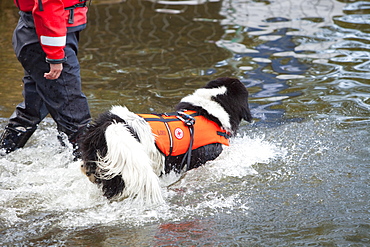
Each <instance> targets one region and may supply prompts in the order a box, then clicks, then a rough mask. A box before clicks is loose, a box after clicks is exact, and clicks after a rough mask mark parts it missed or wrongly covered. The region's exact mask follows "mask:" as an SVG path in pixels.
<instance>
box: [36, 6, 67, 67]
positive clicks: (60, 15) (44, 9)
mask: <svg viewBox="0 0 370 247" xmlns="http://www.w3.org/2000/svg"><path fill="white" fill-rule="evenodd" d="M32 13H33V17H34V21H35V27H36V32H37V35H38V36H39V39H40V43H41V46H42V49H43V50H44V52H45V53H46V60H47V61H48V62H50V63H62V62H64V61H65V54H64V47H65V44H66V37H67V27H66V25H67V24H66V18H68V17H66V16H65V13H66V12H65V10H64V4H63V0H35V5H34V8H33V11H32Z"/></svg>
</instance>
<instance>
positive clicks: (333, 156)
mask: <svg viewBox="0 0 370 247" xmlns="http://www.w3.org/2000/svg"><path fill="white" fill-rule="evenodd" d="M11 4H12V3H10V2H9V3H2V4H1V5H0V10H1V11H0V20H1V22H0V31H1V32H2V33H3V34H4V35H2V36H1V37H0V48H1V50H2V53H1V56H0V68H1V71H2V76H1V78H0V88H1V90H0V124H1V126H4V125H5V124H6V120H7V118H8V117H9V115H10V114H11V113H12V111H13V110H14V107H15V105H16V104H17V103H18V102H19V101H20V100H21V83H20V80H19V79H20V74H21V73H22V70H21V68H20V65H19V64H18V63H17V61H16V59H15V58H14V55H13V52H12V49H11V46H10V40H9V39H10V37H11V32H12V29H13V27H14V26H15V23H16V21H17V14H16V10H15V9H14V8H12V7H11V6H12V5H11ZM369 10H370V2H367V1H357V2H353V1H334V0H330V1H329V0H321V1H305V0H296V1H291V0H290V1H288V0H282V1H251V0H247V1H227V0H224V1H217V0H216V1H209V2H206V1H188V2H183V1H181V2H176V1H158V2H157V3H156V2H155V1H113V0H112V1H110V0H105V1H103V0H100V1H96V2H94V3H93V5H92V6H91V8H90V13H89V19H90V21H89V26H88V28H87V29H86V30H85V31H84V32H83V33H82V36H81V47H80V54H79V57H80V60H81V66H82V76H83V80H84V92H85V93H86V95H87V96H88V98H89V103H90V106H91V110H92V113H93V115H95V116H96V115H97V114H99V113H100V112H101V111H103V110H105V109H107V108H109V107H110V105H112V104H124V105H126V106H128V107H129V108H130V109H131V110H133V111H137V112H150V111H158V112H161V111H171V110H172V107H173V105H174V104H176V103H177V102H178V101H179V100H180V99H181V98H182V97H184V95H186V94H188V93H190V92H192V91H193V90H195V89H196V88H198V87H200V86H202V85H203V84H205V82H207V81H209V80H211V79H213V78H215V77H219V76H235V77H238V78H239V79H240V80H241V81H243V82H244V83H245V85H246V86H247V87H248V89H249V91H250V93H251V98H250V102H251V108H252V113H253V116H254V123H253V124H247V123H243V124H242V126H241V128H240V131H239V135H238V136H237V137H236V138H234V139H233V140H232V145H231V146H230V147H228V148H226V149H225V151H224V152H223V153H222V155H221V156H220V157H219V158H218V159H217V160H215V161H212V162H209V163H207V165H206V166H204V167H201V168H199V169H196V170H192V171H190V172H188V173H187V175H186V176H185V177H184V178H183V179H181V180H180V181H179V182H177V183H175V184H174V185H172V186H170V187H167V186H166V185H167V184H169V183H171V181H173V180H174V177H173V176H169V177H166V178H163V179H162V181H161V182H162V185H163V186H162V192H163V195H164V197H165V201H166V203H165V204H164V205H161V206H159V207H150V206H148V207H141V206H138V205H134V204H133V202H130V201H119V202H108V201H106V200H105V199H104V198H102V196H101V194H100V192H99V191H98V189H97V188H96V187H95V186H94V185H93V184H91V183H90V182H88V180H87V179H86V178H85V177H84V175H83V174H81V173H80V171H79V163H78V162H73V161H72V156H71V150H70V147H69V148H63V147H60V145H59V144H58V141H57V140H56V135H57V133H56V130H55V124H54V123H53V121H52V120H51V119H50V118H48V119H46V121H44V122H43V123H42V124H41V125H40V128H39V129H38V130H37V132H36V133H35V135H34V136H32V138H31V140H30V142H29V143H28V144H27V146H26V148H24V149H22V150H18V151H16V152H14V153H12V154H10V155H8V156H6V157H2V158H0V191H1V192H0V194H1V197H0V200H1V203H0V244H1V245H11V246H13V245H22V246H24V245H27V246H169V245H173V246H198V245H199V246H309V245H314V246H369V245H370V212H369V210H370V208H369V191H370V190H369V189H370V188H369V171H370V169H369V168H370V167H369V164H370V155H369V154H370V147H369V144H368V143H369V142H370V134H369V122H370V121H369V120H370V83H369V80H368V79H369V78H370V73H369V68H370V67H369V64H370V55H369V54H370V53H369V51H370V41H369V40H370V34H369V33H370V29H369V13H370V12H369Z"/></svg>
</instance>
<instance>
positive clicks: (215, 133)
mask: <svg viewBox="0 0 370 247" xmlns="http://www.w3.org/2000/svg"><path fill="white" fill-rule="evenodd" d="M138 115H139V116H141V117H142V118H144V119H145V120H146V121H147V122H148V123H149V125H150V127H151V128H152V132H153V134H154V135H155V142H156V146H157V147H158V149H159V150H160V151H161V152H162V153H163V154H164V155H166V156H177V155H181V154H185V153H187V152H188V151H189V147H190V145H192V147H191V149H190V150H194V149H197V148H199V147H201V146H205V145H208V144H212V143H221V144H224V145H227V146H228V145H229V138H230V134H229V133H227V132H226V131H225V130H224V129H222V128H221V127H220V126H219V125H218V124H216V123H215V122H213V121H210V120H208V119H207V118H205V117H203V116H200V115H199V114H198V113H197V112H195V111H183V112H176V113H163V114H138ZM192 140H193V141H192Z"/></svg>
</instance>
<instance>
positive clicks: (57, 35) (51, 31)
mask: <svg viewBox="0 0 370 247" xmlns="http://www.w3.org/2000/svg"><path fill="white" fill-rule="evenodd" d="M14 3H15V4H16V5H17V7H18V8H19V9H20V10H21V11H24V12H32V15H33V18H34V22H35V28H36V33H37V35H38V36H39V40H40V43H41V45H42V48H43V50H44V52H45V53H46V59H47V60H48V61H49V62H50V63H60V62H62V61H64V58H65V54H64V50H63V49H64V47H65V44H66V37H67V28H76V27H79V26H81V27H82V28H83V27H84V26H85V25H86V21H87V18H86V14H87V7H85V5H86V0H82V1H81V0H14ZM82 28H81V29H82Z"/></svg>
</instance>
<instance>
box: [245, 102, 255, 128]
mask: <svg viewBox="0 0 370 247" xmlns="http://www.w3.org/2000/svg"><path fill="white" fill-rule="evenodd" d="M246 101H247V102H246V107H245V111H244V115H243V119H244V120H245V121H247V122H249V123H251V122H252V119H253V117H252V114H251V111H250V110H249V104H248V99H247V100H246Z"/></svg>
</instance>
